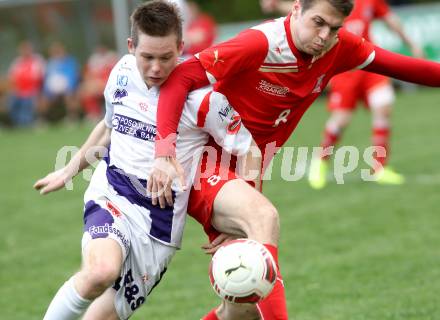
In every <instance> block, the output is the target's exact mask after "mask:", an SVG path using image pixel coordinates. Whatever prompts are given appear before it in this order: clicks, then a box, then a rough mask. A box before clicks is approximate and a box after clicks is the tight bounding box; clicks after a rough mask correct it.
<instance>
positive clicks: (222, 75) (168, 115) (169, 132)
mask: <svg viewBox="0 0 440 320" xmlns="http://www.w3.org/2000/svg"><path fill="white" fill-rule="evenodd" d="M267 48H268V41H267V39H266V37H265V36H264V34H263V33H262V32H260V31H257V30H247V31H245V32H242V33H241V34H239V35H238V36H237V37H235V38H233V39H231V40H229V41H226V42H224V43H221V44H219V45H217V46H214V47H211V48H208V49H206V50H203V51H202V52H200V53H199V54H198V55H197V57H198V58H197V59H196V58H194V59H191V60H189V61H186V62H184V63H182V64H181V65H179V66H178V67H177V68H176V69H175V70H174V71H173V72H172V73H171V75H170V77H169V78H168V80H167V81H166V82H165V83H164V85H163V86H162V87H161V90H160V97H159V104H158V113H157V132H158V134H157V136H156V146H155V147H156V151H155V157H156V158H157V157H175V139H176V136H175V133H176V132H177V126H178V123H179V119H180V116H181V114H182V110H183V105H184V102H185V100H186V97H187V96H188V93H189V91H191V90H195V89H197V88H201V87H203V86H206V85H208V84H209V83H215V82H217V81H220V80H223V79H227V78H229V77H233V76H234V75H235V74H237V73H240V72H243V71H246V70H248V69H253V68H258V67H259V66H260V65H261V63H262V62H263V61H264V59H265V57H266V55H267Z"/></svg>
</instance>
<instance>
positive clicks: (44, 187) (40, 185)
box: [34, 168, 72, 194]
mask: <svg viewBox="0 0 440 320" xmlns="http://www.w3.org/2000/svg"><path fill="white" fill-rule="evenodd" d="M71 178H72V177H71V176H69V175H68V174H67V172H66V169H65V168H62V169H59V170H57V171H54V172H51V173H49V174H48V175H47V176H45V177H44V178H42V179H40V180H38V181H37V182H35V184H34V189H36V190H40V194H47V193H49V192H53V191H57V190H59V189H61V188H63V187H64V186H65V185H66V182H67V181H69V180H70V179H71Z"/></svg>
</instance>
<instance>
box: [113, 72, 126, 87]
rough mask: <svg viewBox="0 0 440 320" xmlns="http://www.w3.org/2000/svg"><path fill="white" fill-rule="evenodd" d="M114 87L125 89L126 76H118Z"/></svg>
mask: <svg viewBox="0 0 440 320" xmlns="http://www.w3.org/2000/svg"><path fill="white" fill-rule="evenodd" d="M116 85H117V86H121V87H126V86H127V85H128V76H126V75H125V74H118V75H117V76H116Z"/></svg>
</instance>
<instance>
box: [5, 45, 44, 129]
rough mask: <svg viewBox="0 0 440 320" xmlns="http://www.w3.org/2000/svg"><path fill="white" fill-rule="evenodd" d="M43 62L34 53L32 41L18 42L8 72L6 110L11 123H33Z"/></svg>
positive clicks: (29, 124) (16, 124)
mask: <svg viewBox="0 0 440 320" xmlns="http://www.w3.org/2000/svg"><path fill="white" fill-rule="evenodd" d="M44 64H45V63H44V60H43V58H42V57H41V56H40V55H38V54H36V53H34V49H33V46H32V43H30V42H29V41H23V42H21V43H20V44H19V46H18V57H17V58H16V59H15V60H14V61H12V64H11V66H10V68H9V74H8V80H9V90H10V96H9V101H8V111H9V118H10V120H11V122H12V125H14V126H18V127H25V126H31V125H32V124H33V123H34V120H35V112H36V107H37V101H38V98H39V94H40V89H41V84H42V80H43V76H44Z"/></svg>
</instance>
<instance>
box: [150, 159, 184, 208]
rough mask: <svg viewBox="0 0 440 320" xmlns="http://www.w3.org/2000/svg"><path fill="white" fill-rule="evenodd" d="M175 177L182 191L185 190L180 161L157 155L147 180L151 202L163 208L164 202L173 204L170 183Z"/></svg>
mask: <svg viewBox="0 0 440 320" xmlns="http://www.w3.org/2000/svg"><path fill="white" fill-rule="evenodd" d="M174 179H177V180H178V182H179V184H180V187H181V189H182V191H184V190H186V185H185V172H184V170H183V168H182V166H181V165H180V163H179V162H178V161H177V160H176V159H175V158H173V157H158V158H156V160H154V163H153V168H152V170H151V174H150V176H149V177H148V180H147V195H149V196H151V203H152V204H153V205H157V202H158V201H159V205H160V207H161V208H162V209H163V208H165V206H166V204H167V205H169V206H172V205H173V193H172V190H171V185H172V183H173V181H174Z"/></svg>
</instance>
